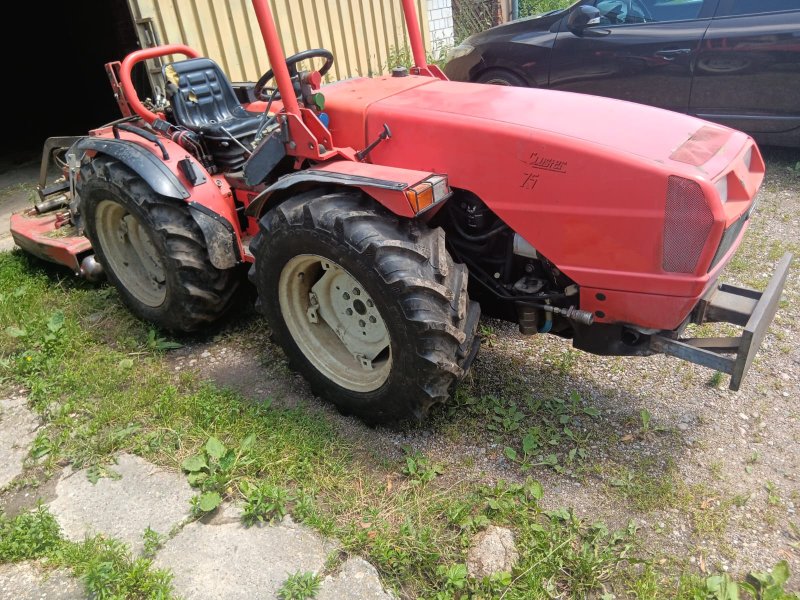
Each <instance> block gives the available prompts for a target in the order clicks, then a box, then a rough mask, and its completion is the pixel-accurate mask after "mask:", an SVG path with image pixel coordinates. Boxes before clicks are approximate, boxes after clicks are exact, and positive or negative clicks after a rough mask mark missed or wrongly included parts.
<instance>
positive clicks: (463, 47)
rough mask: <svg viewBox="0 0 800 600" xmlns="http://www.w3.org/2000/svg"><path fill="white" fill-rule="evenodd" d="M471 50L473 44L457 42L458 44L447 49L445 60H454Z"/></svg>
mask: <svg viewBox="0 0 800 600" xmlns="http://www.w3.org/2000/svg"><path fill="white" fill-rule="evenodd" d="M473 50H475V48H474V47H473V46H470V45H469V44H463V43H462V44H459V45H458V46H455V47H454V48H450V50H448V51H447V62H450V61H451V60H455V59H457V58H461V57H462V56H466V55H467V54H469V53H470V52H472V51H473Z"/></svg>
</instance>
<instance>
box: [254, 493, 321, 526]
mask: <svg viewBox="0 0 800 600" xmlns="http://www.w3.org/2000/svg"><path fill="white" fill-rule="evenodd" d="M242 492H243V493H244V497H245V503H244V507H243V509H242V521H243V522H244V523H245V524H246V525H253V524H255V523H264V522H267V523H269V522H271V521H280V520H281V519H283V517H284V516H286V513H287V512H288V510H289V508H288V505H289V502H290V501H292V500H293V497H292V495H291V494H290V493H289V491H288V490H286V489H285V488H282V487H280V486H277V485H271V484H268V483H265V484H261V485H255V486H251V485H250V484H247V483H244V484H243V486H242ZM301 512H308V511H307V510H306V511H301Z"/></svg>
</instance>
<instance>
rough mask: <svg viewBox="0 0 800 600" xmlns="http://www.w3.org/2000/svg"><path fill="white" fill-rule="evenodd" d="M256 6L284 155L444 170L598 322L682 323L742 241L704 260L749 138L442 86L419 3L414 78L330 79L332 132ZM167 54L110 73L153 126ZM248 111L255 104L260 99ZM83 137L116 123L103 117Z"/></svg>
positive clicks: (535, 96)
mask: <svg viewBox="0 0 800 600" xmlns="http://www.w3.org/2000/svg"><path fill="white" fill-rule="evenodd" d="M253 4H254V7H255V12H256V15H257V16H258V19H259V23H260V26H261V29H262V33H263V34H264V39H265V43H266V46H267V51H268V54H269V57H270V59H271V60H270V62H271V64H272V66H273V68H274V70H275V78H276V81H277V85H278V88H279V90H280V91H281V94H282V97H283V98H284V104H283V105H279V104H276V105H275V106H274V109H275V110H278V111H282V112H280V116H279V120H281V122H282V123H283V124H284V125H285V126H286V127H287V128H288V131H289V139H290V140H291V143H289V144H287V146H286V151H287V153H288V154H289V155H291V156H294V157H295V158H296V159H297V160H296V163H295V165H296V168H300V167H301V166H305V165H307V164H308V163H306V161H311V168H312V169H318V170H328V171H330V170H333V171H337V170H338V171H339V172H346V173H350V174H360V175H364V174H367V173H369V172H372V173H376V172H381V170H383V172H384V174H385V176H386V177H395V178H396V179H397V180H399V181H406V183H410V182H411V181H412V180H413V179H414V177H417V176H420V178H422V177H424V176H425V175H426V174H430V173H437V174H444V175H447V177H448V179H449V184H450V186H451V187H452V188H454V189H460V190H466V191H469V192H472V193H474V194H475V195H477V196H478V197H479V198H480V199H481V200H482V201H483V202H484V203H485V204H486V205H487V206H488V207H489V208H490V209H491V210H492V211H493V212H494V213H495V214H496V215H498V216H499V217H500V218H501V219H502V220H503V221H505V223H506V224H508V225H509V226H510V227H511V228H512V229H513V230H514V231H515V232H517V233H518V234H519V235H521V236H522V237H523V238H524V239H525V240H526V241H527V242H528V243H529V244H531V245H532V246H533V247H534V248H536V250H537V251H538V252H539V253H540V254H541V255H542V256H544V257H546V258H547V260H548V261H550V263H552V265H554V266H555V267H556V268H557V269H558V270H560V271H561V272H563V273H564V274H566V275H567V276H568V277H569V278H571V279H572V280H573V281H574V282H575V283H577V284H578V286H580V289H581V296H580V298H581V304H580V308H581V309H583V310H586V311H590V312H591V313H593V314H594V316H595V319H596V321H598V322H604V323H625V324H631V325H635V326H638V327H639V328H646V329H654V330H672V329H676V328H677V327H679V326H680V325H681V323H683V322H684V321H685V319H686V317H687V315H688V314H689V313H690V312H691V311H692V309H693V308H694V306H695V305H696V304H697V302H698V300H699V299H700V298H701V296H702V295H703V294H704V292H705V291H706V290H707V289H708V288H709V286H710V285H711V284H712V283H713V282H714V281H715V279H716V278H717V276H718V274H719V272H720V270H721V269H722V268H723V266H724V265H725V263H726V262H727V260H728V258H729V257H730V255H731V254H732V253H733V252H734V251H735V249H736V247H737V246H738V244H739V241H740V240H741V236H742V234H743V232H744V230H745V228H746V227H743V228H742V230H741V232H740V233H739V236H738V239H737V240H736V241H735V242H734V243H732V245H731V246H730V248H729V249H728V251H727V254H726V256H725V258H724V259H723V260H720V261H719V262H718V263H717V265H716V266H715V267H714V268H713V269H711V268H710V265H711V262H712V259H713V258H714V255H715V254H716V253H717V250H718V248H719V246H720V242H721V239H722V236H723V233H724V232H725V230H726V228H728V227H730V226H731V225H732V224H733V223H735V222H736V221H737V219H739V218H740V217H741V216H742V215H743V214H744V213H745V212H747V211H748V210H750V209H751V206H752V204H753V200H754V195H755V193H756V191H757V190H758V187H759V185H760V184H761V181H762V179H763V175H764V164H763V161H762V159H761V157H760V154H759V152H758V149H757V148H756V147H755V145H754V144H753V142H752V140H751V139H750V138H749V137H747V136H746V135H745V134H742V133H739V132H736V131H733V130H730V129H727V128H724V127H721V126H717V125H710V124H708V123H706V122H704V121H701V120H698V119H695V118H692V117H689V116H686V115H682V114H677V113H670V112H667V111H663V110H659V109H655V108H651V107H646V106H641V105H636V104H630V103H627V102H622V101H617V100H610V99H603V98H593V97H588V96H584V95H579V94H570V93H565V92H556V91H549V90H548V91H544V90H534V89H523V88H511V87H498V86H484V85H478V84H469V83H455V82H448V81H444V80H443V79H445V78H444V76H443V75H441V72H440V71H438V69H435V68H434V67H433V66H429V65H427V64H426V62H425V52H424V48H423V47H422V38H421V36H420V34H419V28H418V21H417V15H416V9H415V7H414V0H403V6H404V10H405V15H406V19H407V23H408V26H409V32H410V40H411V45H412V51H413V55H414V60H415V67H414V69H413V72H415V73H421V74H422V75H411V76H407V77H378V78H372V79H366V78H362V79H354V80H347V81H343V82H339V83H336V84H332V85H330V86H325V87H324V88H323V90H322V91H323V93H324V95H325V97H326V108H325V112H327V113H328V115H329V117H330V125H329V128H326V127H325V126H324V125H323V123H322V122H321V121H320V119H319V118H318V115H317V113H316V112H314V111H312V110H311V109H309V108H306V107H303V106H300V105H299V104H298V102H297V100H296V98H295V92H294V90H293V87H292V82H291V80H290V76H289V72H288V70H287V68H286V65H285V58H284V55H283V51H282V49H281V46H280V42H279V40H278V36H277V33H276V31H275V26H274V20H273V17H272V14H271V11H270V9H269V6H268V3H267V1H266V0H253ZM170 54H184V55H186V56H190V57H193V56H197V52H195V51H194V50H192V49H191V48H188V47H185V46H166V47H159V48H150V49H146V50H140V51H138V52H134V53H132V54H131V55H129V56H128V57H126V58H125V59H124V60H123V61H122V64H121V67H120V69H119V76H120V88H121V89H122V91H123V93H124V95H125V98H126V100H127V102H128V103H129V104H130V106H131V108H132V109H133V111H134V112H135V113H136V114H138V115H139V116H141V117H142V119H143V120H145V121H147V122H148V123H150V122H153V121H154V120H155V119H156V118H158V117H163V115H157V114H156V113H153V112H152V111H150V110H148V109H147V108H146V107H145V106H144V105H143V104H142V102H141V101H140V100H139V99H138V98H137V96H136V92H135V90H134V88H133V84H132V79H131V69H132V67H133V65H134V64H135V63H137V62H139V61H141V60H145V59H147V58H153V57H156V56H164V55H170ZM249 108H250V109H251V110H263V109H264V104H263V103H260V102H259V103H254V104H252V105H250V107H249ZM385 125H388V126H389V127H390V129H391V131H392V132H393V136H392V137H391V139H389V140H387V141H385V142H384V143H382V144H380V145H379V146H377V147H376V148H375V149H374V151H373V152H372V153H371V154H370V155H369V157H368V159H367V161H368V163H369V164H364V163H359V162H358V159H357V157H356V151H357V150H359V149H363V148H364V147H365V146H366V145H367V144H368V143H369V142H370V141H372V140H375V139H376V138H377V137H378V135H379V134H380V133H381V131H382V130H383V128H384V126H385ZM92 135H95V136H107V137H110V136H111V135H112V133H111V130H110V129H108V128H107V129H103V130H96V131H94V132H92ZM121 137H122V139H125V140H128V141H130V142H131V143H133V144H138V145H140V146H142V147H145V148H147V149H148V150H149V151H150V152H154V153H156V154H158V151H157V148H156V147H155V146H154V145H153V144H151V143H148V142H146V141H145V140H143V139H142V138H140V137H138V136H136V135H133V134H130V133H126V132H121ZM162 141H163V143H164V145H165V146H166V147H167V150H168V152H169V155H170V159H169V160H167V161H165V164H166V165H167V166H168V167H169V169H170V170H171V171H172V172H173V173H174V174H175V175H176V177H177V178H178V179H179V180H180V181H181V182H182V183H183V184H184V186H185V187H186V188H187V189H189V190H191V198H190V200H189V201H190V202H196V203H199V204H202V205H203V206H206V207H207V208H209V209H210V210H212V211H214V212H215V213H217V214H219V215H221V216H223V217H224V218H225V219H226V220H228V221H229V222H230V224H231V225H232V226H233V228H234V231H235V232H236V235H237V237H238V243H239V245H240V250H241V254H240V255H241V256H245V257H247V254H246V252H245V248H244V246H245V244H242V237H243V236H246V235H247V234H248V233H252V232H253V231H255V223H254V221H252V220H251V221H250V223H249V225H248V227H247V228H246V231H242V230H241V227H240V225H239V220H238V218H237V215H236V205H235V202H234V196H233V195H232V192H231V188H230V187H229V185H228V183H227V181H226V180H225V178H224V177H223V176H212V175H210V174H209V173H208V172H206V171H205V170H204V169H202V166H200V165H199V164H198V167H199V168H200V169H201V170H202V171H203V173H204V175H205V176H206V182H205V183H203V184H200V185H198V186H197V187H194V188H193V187H192V186H191V184H190V183H189V182H188V181H187V180H186V178H185V177H184V176H183V174H182V172H181V171H180V169H179V168H178V166H177V162H178V161H179V160H181V159H183V158H185V157H187V156H189V155H188V153H187V152H186V150H184V149H183V148H182V147H180V146H179V145H177V144H175V143H173V142H171V141H169V140H167V139H164V140H162ZM748 153H750V155H751V156H752V158H751V162H750V165H749V166H748V165H747V164H745V156H746V155H747V154H748ZM315 165H316V166H315ZM401 170H404V171H401ZM390 171H391V173H390ZM670 177H680V178H683V179H684V180H689V181H691V182H695V184H696V185H697V186H699V188H700V189H701V190H702V193H703V196H704V198H705V202H706V204H707V206H708V209H710V211H711V214H712V216H713V222H712V223H711V225H710V228H709V232H708V235H707V236H706V238H705V243H704V245H703V247H702V251H701V252H700V255H699V259H698V261H697V264H696V267H695V269H694V271H693V272H691V273H674V272H666V271H665V270H664V268H663V265H664V247H665V243H664V235H665V234H664V232H665V220H666V218H665V214H666V197H667V189H668V181H669V179H670ZM722 178H726V179H727V182H728V190H729V198H728V201H727V202H726V203H723V202H722V201H721V199H720V194H719V192H718V191H717V187H716V185H717V184H718V183H719V181H720V180H721V179H722ZM367 191H368V192H369V193H370V194H372V195H373V196H374V197H375V198H376V199H377V200H378V201H379V202H381V203H383V204H384V205H385V206H387V207H388V208H389V209H390V210H392V211H393V212H395V213H396V214H398V215H400V216H403V217H413V216H414V215H413V213H412V212H411V210H410V207H409V205H408V204H407V203H403V202H402V200H400V199H399V197H398V195H397V194H396V193H393V192H392V193H388V192H385V191H381V190H367ZM238 199H239V200H240V201H242V202H243V203H245V204H246V203H248V202H249V201H251V200H252V199H253V196H252V195H251V194H247V193H245V194H241V195H240V197H239V198H238ZM31 226H33V225H31ZM37 226H38V225H37ZM691 226H692V223H691V220H688V221H687V227H691ZM81 247H82V246H81ZM58 251H59V252H61V251H62V250H58ZM67 252H69V250H67ZM248 258H249V257H248ZM58 262H63V261H60V260H59V261H58ZM70 264H71V263H70Z"/></svg>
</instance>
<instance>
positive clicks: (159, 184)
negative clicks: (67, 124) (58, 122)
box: [69, 137, 191, 200]
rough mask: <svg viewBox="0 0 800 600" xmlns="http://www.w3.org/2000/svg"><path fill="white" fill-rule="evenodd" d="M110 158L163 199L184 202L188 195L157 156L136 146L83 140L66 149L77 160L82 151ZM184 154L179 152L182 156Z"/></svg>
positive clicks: (98, 139) (102, 139)
mask: <svg viewBox="0 0 800 600" xmlns="http://www.w3.org/2000/svg"><path fill="white" fill-rule="evenodd" d="M87 150H88V151H94V152H97V153H99V154H107V155H108V156H113V157H114V158H116V159H117V160H118V161H120V162H121V163H122V164H124V165H125V166H126V167H128V168H129V169H131V170H132V171H133V172H134V173H136V174H137V175H139V177H141V178H142V179H144V180H145V182H146V183H147V185H149V186H150V187H151V188H152V189H153V191H154V192H156V193H158V194H160V195H161V196H166V197H167V198H175V199H176V200H186V199H187V198H188V197H189V196H190V195H191V194H190V193H189V190H187V189H186V186H184V185H183V184H182V183H181V182H180V180H179V179H178V178H177V176H176V175H175V173H173V172H172V171H171V170H170V168H169V167H168V166H167V165H166V164H164V161H162V160H161V159H160V158H159V157H157V156H156V155H155V154H153V153H152V152H150V151H149V150H147V149H146V148H143V147H142V146H140V145H139V144H138V143H136V142H134V141H131V140H127V139H119V140H117V139H114V138H107V137H83V138H81V139H79V140H78V141H77V142H75V144H74V145H73V146H72V148H70V150H69V152H70V154H74V155H75V156H77V157H78V158H80V156H81V155H82V154H83V153H84V152H86V151H87ZM185 153H186V151H185V150H183V154H185Z"/></svg>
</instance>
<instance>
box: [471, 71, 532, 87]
mask: <svg viewBox="0 0 800 600" xmlns="http://www.w3.org/2000/svg"><path fill="white" fill-rule="evenodd" d="M477 82H478V83H488V84H490V85H513V86H517V87H528V83H527V82H526V81H525V80H524V79H523V78H522V77H520V76H519V75H515V74H514V73H511V72H510V71H503V70H501V69H489V70H488V71H484V72H483V73H481V75H480V77H478V79H477Z"/></svg>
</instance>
